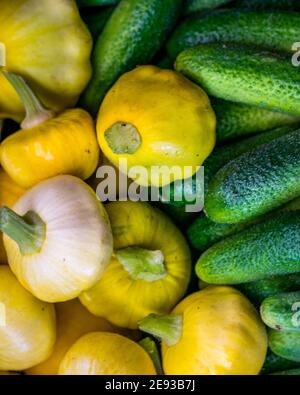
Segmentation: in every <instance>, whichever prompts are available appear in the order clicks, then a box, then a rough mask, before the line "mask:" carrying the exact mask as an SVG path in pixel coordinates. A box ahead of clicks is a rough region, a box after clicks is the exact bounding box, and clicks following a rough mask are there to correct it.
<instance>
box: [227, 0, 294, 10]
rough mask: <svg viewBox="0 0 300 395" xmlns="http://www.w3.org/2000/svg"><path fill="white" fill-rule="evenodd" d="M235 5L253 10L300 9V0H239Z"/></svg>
mask: <svg viewBox="0 0 300 395" xmlns="http://www.w3.org/2000/svg"><path fill="white" fill-rule="evenodd" d="M234 5H235V6H236V7H238V8H246V9H247V8H249V9H253V10H275V11H276V10H287V11H300V3H299V0H263V1H262V0H237V1H235V2H234Z"/></svg>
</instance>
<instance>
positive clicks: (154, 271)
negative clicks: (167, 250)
mask: <svg viewBox="0 0 300 395" xmlns="http://www.w3.org/2000/svg"><path fill="white" fill-rule="evenodd" d="M115 256H116V258H117V260H118V261H119V262H120V264H121V265H122V266H123V268H124V269H125V270H126V271H127V272H128V273H129V274H130V276H131V278H133V279H134V280H145V281H148V282H151V281H157V280H160V279H162V278H164V277H166V275H167V271H166V268H165V266H164V255H163V253H162V252H161V251H160V250H156V251H152V250H147V249H145V248H139V247H127V248H123V249H120V250H118V251H116V253H115Z"/></svg>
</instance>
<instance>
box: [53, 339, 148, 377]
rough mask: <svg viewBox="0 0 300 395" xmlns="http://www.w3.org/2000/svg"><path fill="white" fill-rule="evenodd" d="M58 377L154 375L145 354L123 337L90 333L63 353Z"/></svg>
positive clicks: (140, 348)
mask: <svg viewBox="0 0 300 395" xmlns="http://www.w3.org/2000/svg"><path fill="white" fill-rule="evenodd" d="M59 374H61V375H65V374H67V375H69V374H71V375H86V374H87V375H118V374H121V375H139V374H141V375H155V374H156V371H155V367H154V365H153V362H152V360H151V358H150V357H149V355H148V354H147V352H146V351H145V350H144V349H143V348H142V347H141V346H139V345H138V344H137V343H135V342H133V341H132V340H129V339H127V338H126V337H124V336H121V335H118V334H115V333H108V332H93V333H89V334H87V335H85V336H83V337H81V338H80V339H79V340H77V342H76V343H75V344H73V346H72V347H71V348H70V349H69V351H68V352H67V353H66V355H65V357H64V359H63V360H62V362H61V364H60V367H59Z"/></svg>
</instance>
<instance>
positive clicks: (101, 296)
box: [79, 201, 191, 329]
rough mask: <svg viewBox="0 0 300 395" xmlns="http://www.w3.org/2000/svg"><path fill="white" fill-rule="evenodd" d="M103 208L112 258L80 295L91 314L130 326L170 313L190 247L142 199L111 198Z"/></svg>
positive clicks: (184, 281) (182, 285)
mask: <svg viewBox="0 0 300 395" xmlns="http://www.w3.org/2000/svg"><path fill="white" fill-rule="evenodd" d="M105 208H106V210H107V212H108V215H109V218H110V223H111V226H112V232H113V237H114V250H115V252H114V256H113V258H112V259H111V261H110V264H109V265H108V267H107V268H106V270H105V271H104V273H103V275H102V277H101V279H100V280H99V281H98V282H97V283H96V285H94V287H92V288H91V289H89V290H87V291H85V292H83V293H82V294H81V295H80V297H79V298H80V301H81V302H82V303H83V304H84V305H85V306H86V308H87V309H89V310H90V312H91V313H93V314H96V315H99V316H102V317H105V318H106V319H107V320H109V321H110V322H112V323H113V324H115V325H117V326H120V327H124V328H130V329H135V328H137V326H138V320H140V319H142V318H144V317H146V316H147V315H148V314H150V313H158V314H167V313H169V312H170V311H171V309H172V308H173V307H174V306H175V304H176V303H177V302H178V301H179V300H180V299H181V298H182V297H183V296H184V294H185V292H186V289H187V286H188V282H189V279H190V272H191V256H190V250H189V247H188V245H187V243H186V241H185V239H184V237H183V235H182V234H181V232H180V231H179V230H178V229H177V228H176V226H175V225H174V224H173V223H172V222H171V220H170V219H169V218H168V217H167V216H166V215H165V214H163V213H162V212H161V211H160V210H158V209H156V208H154V207H152V206H151V205H149V204H148V203H146V202H131V201H126V202H111V203H108V204H107V205H106V206H105Z"/></svg>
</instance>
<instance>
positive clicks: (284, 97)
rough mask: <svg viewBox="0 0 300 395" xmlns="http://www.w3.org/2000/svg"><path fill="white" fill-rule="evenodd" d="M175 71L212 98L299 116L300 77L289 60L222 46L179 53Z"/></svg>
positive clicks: (259, 52) (203, 47) (209, 45)
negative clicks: (200, 87)
mask: <svg viewBox="0 0 300 395" xmlns="http://www.w3.org/2000/svg"><path fill="white" fill-rule="evenodd" d="M175 68H176V70H177V71H179V72H181V73H183V74H184V75H185V76H186V77H188V78H190V79H191V80H193V81H194V82H196V83H198V84H199V85H201V86H202V87H203V88H204V90H205V91H206V92H207V93H208V94H209V95H211V96H215V97H218V98H221V99H224V100H229V101H233V102H240V103H245V104H250V105H254V106H258V107H261V108H266V109H269V110H274V111H282V112H286V113H289V114H292V115H297V116H299V115H300V73H299V69H298V68H297V67H294V66H293V65H292V62H291V59H289V58H285V57H282V56H279V55H275V54H271V53H268V52H263V51H261V50H255V49H253V48H246V47H237V46H235V45H232V44H230V45H225V44H206V45H203V44H201V45H198V46H197V47H194V48H189V49H186V50H185V51H183V52H181V53H180V55H179V56H178V57H177V59H176V64H175Z"/></svg>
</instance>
